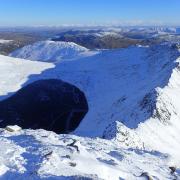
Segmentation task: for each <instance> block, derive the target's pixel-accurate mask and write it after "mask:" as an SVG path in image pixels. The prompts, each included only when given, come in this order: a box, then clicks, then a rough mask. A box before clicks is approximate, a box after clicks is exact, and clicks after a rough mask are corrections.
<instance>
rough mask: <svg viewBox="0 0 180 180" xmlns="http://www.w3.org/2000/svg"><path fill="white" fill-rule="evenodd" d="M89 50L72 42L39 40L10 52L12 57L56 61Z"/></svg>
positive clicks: (77, 55)
mask: <svg viewBox="0 0 180 180" xmlns="http://www.w3.org/2000/svg"><path fill="white" fill-rule="evenodd" d="M88 51H89V50H88V49H87V48H85V47H82V46H80V45H77V44H75V43H73V42H55V41H50V40H49V41H40V42H37V43H34V44H32V45H27V46H25V47H23V48H20V49H18V50H16V51H14V52H12V53H11V54H10V56H12V57H16V58H23V59H29V60H36V61H45V62H57V61H60V60H63V59H73V58H77V57H81V56H83V53H86V52H88Z"/></svg>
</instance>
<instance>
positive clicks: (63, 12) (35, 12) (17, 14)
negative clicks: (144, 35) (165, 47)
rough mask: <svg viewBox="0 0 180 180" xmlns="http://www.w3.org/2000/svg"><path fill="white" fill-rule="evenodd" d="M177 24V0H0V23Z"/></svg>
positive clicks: (179, 16) (179, 15)
mask: <svg viewBox="0 0 180 180" xmlns="http://www.w3.org/2000/svg"><path fill="white" fill-rule="evenodd" d="M118 23H122V24H132V25H133V24H135V25H136V24H137V25H141V24H142V25H143V24H163V25H164V24H167V25H169V24H171V25H180V0H0V26H10V25H11V26H14V25H20V26H22V25H25V26H31V25H62V24H85V25H88V24H118Z"/></svg>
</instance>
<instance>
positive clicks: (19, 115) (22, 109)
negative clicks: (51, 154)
mask: <svg viewBox="0 0 180 180" xmlns="http://www.w3.org/2000/svg"><path fill="white" fill-rule="evenodd" d="M87 111H88V104H87V101H86V97H85V95H84V93H83V92H81V91H80V90H79V89H78V88H77V87H75V86H73V85H71V84H68V83H66V82H63V81H61V80H56V79H49V80H39V81H36V82H34V83H32V84H29V85H27V86H26V87H24V88H22V89H21V90H19V91H18V92H17V93H16V94H14V95H13V96H11V97H10V98H8V99H6V100H4V101H1V102H0V127H5V126H7V125H15V124H17V125H19V126H21V127H22V128H31V129H39V128H42V129H46V130H50V131H54V132H56V133H68V132H71V131H73V130H75V129H76V128H77V127H78V125H79V124H80V122H81V120H82V119H83V117H84V116H85V114H86V113H87Z"/></svg>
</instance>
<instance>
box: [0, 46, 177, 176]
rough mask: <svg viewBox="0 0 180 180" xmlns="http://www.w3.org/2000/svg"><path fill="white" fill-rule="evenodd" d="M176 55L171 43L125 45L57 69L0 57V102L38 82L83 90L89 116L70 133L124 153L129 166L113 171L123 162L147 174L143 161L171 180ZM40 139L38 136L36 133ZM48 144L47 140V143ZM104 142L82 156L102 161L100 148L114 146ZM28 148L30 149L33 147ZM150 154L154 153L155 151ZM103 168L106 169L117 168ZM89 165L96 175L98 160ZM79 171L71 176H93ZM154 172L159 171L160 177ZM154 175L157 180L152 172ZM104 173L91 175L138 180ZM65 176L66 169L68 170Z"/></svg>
mask: <svg viewBox="0 0 180 180" xmlns="http://www.w3.org/2000/svg"><path fill="white" fill-rule="evenodd" d="M179 54H180V53H179V50H178V49H177V48H176V47H175V46H171V45H158V46H152V47H130V48H127V49H121V50H106V51H102V52H99V53H97V54H95V55H91V56H88V57H81V58H79V59H78V58H77V59H76V61H63V62H60V63H57V64H56V65H53V64H51V63H43V62H33V61H24V60H20V59H13V58H11V57H4V56H0V63H1V66H0V68H1V70H2V71H1V72H3V73H1V75H0V79H1V81H0V88H1V89H0V95H3V96H2V97H1V98H5V97H6V95H7V94H9V93H12V92H15V91H16V90H18V89H19V88H20V87H21V86H24V85H25V84H28V83H31V82H33V81H35V80H38V79H48V78H60V79H62V80H64V81H67V82H69V83H72V84H74V85H76V86H77V87H79V88H80V89H81V90H82V91H83V92H85V94H86V97H87V99H88V103H89V112H88V114H87V115H86V117H85V118H84V119H83V121H82V123H81V124H80V126H79V127H78V128H77V130H76V131H75V132H74V134H75V135H76V137H75V138H79V137H77V135H79V136H84V137H100V138H105V139H109V140H107V142H108V143H110V144H111V143H112V144H114V145H115V146H116V145H118V148H117V149H116V150H117V151H118V152H120V154H123V153H127V154H126V155H125V157H124V160H125V161H126V162H127V164H128V167H127V166H126V165H125V164H126V163H125V162H124V161H123V160H121V161H120V162H118V167H119V166H120V164H121V163H122V164H121V165H122V166H123V163H124V167H127V169H128V172H132V171H131V170H132V169H133V168H132V167H133V166H135V167H136V168H137V169H139V171H138V172H140V171H142V172H144V171H147V170H146V169H143V167H146V166H145V165H144V164H146V163H147V166H148V167H150V166H151V165H152V166H153V168H154V169H156V170H152V171H151V170H150V169H149V170H150V171H151V173H152V175H155V176H156V177H159V179H171V177H172V178H173V175H172V176H171V175H170V177H169V171H168V168H167V167H168V166H171V165H172V166H177V167H180V163H179V162H180V161H179V160H180V155H179V151H180V140H179V136H180V125H179V121H180V101H179V99H178V97H179V96H180V92H179V89H180V83H179V82H180V70H179V69H180V66H179V59H178V57H179ZM39 73H41V74H39ZM39 135H41V133H40V132H39ZM42 136H43V135H42ZM70 136H71V135H70ZM3 137H4V135H3ZM65 137H66V138H67V137H68V136H65ZM80 139H81V138H80ZM81 140H82V141H83V142H84V141H85V142H86V143H87V144H86V145H85V146H86V147H87V146H88V145H89V144H90V145H91V146H92V147H94V146H96V145H93V143H95V144H96V143H97V144H98V146H99V145H100V144H102V142H104V141H106V140H102V139H100V140H97V139H87V138H83V137H82V139H81ZM22 141H23V140H22ZM48 143H50V142H48V141H47V144H48ZM108 143H107V144H106V145H105V147H104V146H102V147H101V146H100V147H101V148H102V149H101V150H98V151H95V152H93V150H91V149H90V150H88V151H89V152H91V153H93V154H94V155H93V157H92V156H91V154H88V155H87V154H86V153H85V155H87V156H88V157H92V159H93V158H94V156H95V157H98V153H102V154H103V155H104V156H105V157H106V155H105V154H104V150H103V149H104V148H105V152H106V153H108V152H109V151H108V150H107V149H108V148H110V149H113V148H114V147H113V146H111V145H108ZM32 146H34V145H33V143H32ZM35 147H36V146H35ZM59 148H60V147H59ZM62 148H63V147H62ZM94 148H95V147H94ZM106 148H107V149H106ZM87 149H88V148H87ZM135 149H136V150H137V151H136V150H135ZM131 150H132V154H131ZM142 150H143V151H142ZM63 151H65V150H63ZM154 151H158V152H156V153H154ZM58 152H59V153H60V154H61V151H60V150H57V153H58ZM149 152H150V154H149ZM134 153H135V154H134ZM134 155H135V156H134ZM55 156H57V155H55ZM80 156H82V157H80V158H81V160H76V161H77V162H79V163H80V164H81V163H82V162H83V161H86V160H87V159H86V157H84V155H82V154H81V155H80ZM133 156H134V157H135V158H133ZM149 156H153V157H149ZM128 158H130V159H128ZM141 158H144V160H142V159H141ZM92 159H91V160H92ZM131 159H133V161H135V162H134V163H137V160H139V161H140V162H141V163H139V164H133V163H132V161H131ZM61 160H62V159H61V158H60V161H61ZM91 160H90V161H91ZM52 161H53V160H52ZM87 161H88V160H87ZM95 162H96V161H95ZM95 162H94V163H95ZM102 162H107V161H102ZM110 162H111V160H110ZM48 163H49V162H48ZM51 163H53V162H50V164H51ZM142 163H143V166H142V167H141V165H142ZM153 163H155V164H153ZM158 163H159V165H157V164H158ZM60 164H61V163H60ZM107 164H108V163H106V165H105V166H106V168H107V167H108V168H110V167H113V169H114V168H115V167H116V166H115V165H112V164H110V165H107ZM51 165H52V164H51ZM131 165H132V166H131ZM161 165H162V166H161ZM52 166H53V167H54V166H56V165H55V164H53V165H52ZM92 166H93V167H95V171H98V170H97V169H99V167H103V166H102V164H100V166H99V162H98V163H97V164H96V163H95V164H92ZM58 167H59V168H60V170H59V171H62V169H61V167H62V168H63V170H64V172H65V169H66V167H64V166H63V165H62V166H60V165H59V166H58ZM58 167H57V168H58ZM120 167H121V166H120ZM157 167H158V168H157ZM41 168H45V169H44V172H45V171H46V170H47V169H48V168H49V166H43V165H41ZM41 168H40V169H41ZM78 168H79V167H77V169H75V170H74V171H73V174H72V175H78V174H81V173H83V174H94V172H93V171H91V169H90V170H89V171H88V172H87V171H86V170H87V168H85V170H84V169H81V168H80V169H78ZM70 169H71V168H70ZM72 169H74V168H72ZM147 169H148V168H147ZM158 169H161V170H162V171H163V172H162V173H159V172H158V171H159V170H158ZM155 171H156V172H158V173H159V174H160V176H161V175H162V177H160V176H158V175H157V174H155ZM44 172H43V173H44ZM56 172H57V174H56ZM106 172H107V174H104V175H102V174H101V172H97V173H95V174H98V177H99V178H103V179H109V174H115V176H116V178H114V179H119V177H121V178H124V179H133V178H134V179H136V178H137V179H138V178H139V177H137V174H136V173H133V174H131V175H132V176H131V175H130V174H129V176H128V175H126V173H125V174H123V173H122V172H125V171H124V170H122V171H120V170H118V172H119V173H122V174H116V170H112V169H111V168H110V169H106ZM108 172H109V174H108ZM51 173H52V172H51ZM51 173H50V174H51ZM68 173H70V170H67V174H68ZM52 174H54V175H55V176H56V175H58V176H59V175H64V176H66V175H65V174H58V171H56V170H55V171H54V172H53V173H52ZM138 174H139V173H138ZM132 177H133V178H132ZM155 179H157V178H155Z"/></svg>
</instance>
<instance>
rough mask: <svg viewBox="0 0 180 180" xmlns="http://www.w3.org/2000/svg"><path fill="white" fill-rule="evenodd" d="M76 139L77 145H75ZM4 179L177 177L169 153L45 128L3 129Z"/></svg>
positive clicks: (1, 170)
mask: <svg viewBox="0 0 180 180" xmlns="http://www.w3.org/2000/svg"><path fill="white" fill-rule="evenodd" d="M72 142H74V145H71V144H72ZM0 145H1V148H0V152H1V153H0V160H1V161H0V179H1V180H7V179H16V180H26V179H37V180H38V179H49V180H50V179H51V180H52V179H58V180H61V179H62V180H64V179H68V180H76V179H77V180H79V179H88V180H89V179H92V180H100V179H105V180H109V179H113V180H119V179H126V180H135V179H147V178H148V176H149V178H150V177H151V178H153V179H174V178H178V177H180V169H177V170H176V172H175V173H174V174H171V170H170V168H169V166H168V161H169V160H168V156H167V155H165V154H161V153H159V152H156V151H152V152H150V151H146V150H141V149H133V148H130V149H127V148H122V147H121V146H119V143H115V142H111V141H108V140H103V139H100V138H96V139H91V138H83V137H78V136H74V135H57V134H55V133H53V132H48V131H45V130H36V131H33V130H25V131H20V132H11V133H10V132H8V131H6V130H1V132H0Z"/></svg>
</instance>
